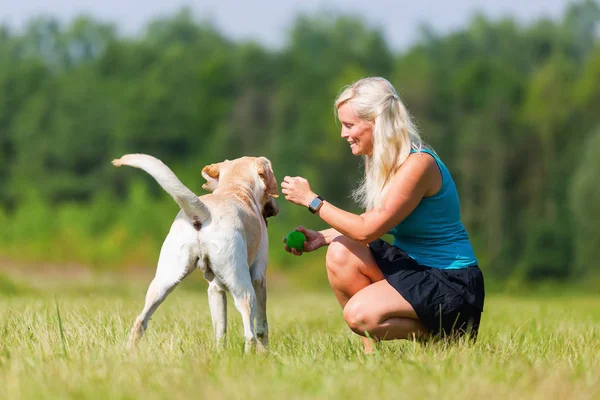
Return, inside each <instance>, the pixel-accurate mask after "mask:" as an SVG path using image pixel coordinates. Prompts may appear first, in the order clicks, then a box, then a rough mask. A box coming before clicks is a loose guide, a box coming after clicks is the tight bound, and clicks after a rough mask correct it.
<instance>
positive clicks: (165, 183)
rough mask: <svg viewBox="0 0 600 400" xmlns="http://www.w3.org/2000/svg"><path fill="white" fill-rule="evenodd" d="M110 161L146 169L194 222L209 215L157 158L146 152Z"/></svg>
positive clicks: (114, 163) (205, 218)
mask: <svg viewBox="0 0 600 400" xmlns="http://www.w3.org/2000/svg"><path fill="white" fill-rule="evenodd" d="M112 163H113V165H114V166H116V167H120V166H121V165H129V166H130V167H135V168H140V169H143V170H144V171H146V172H147V173H148V174H150V175H151V176H152V177H153V178H154V179H156V181H157V182H158V183H159V184H160V186H162V188H163V189H165V191H166V192H167V193H169V194H170V195H171V197H173V199H175V201H176V202H177V204H179V207H181V209H182V210H183V212H184V214H185V215H187V216H188V218H190V219H191V220H193V221H194V222H200V223H202V222H204V221H205V220H207V219H208V218H209V217H210V211H209V210H208V208H207V207H206V204H204V203H203V202H202V201H201V200H200V199H199V198H198V196H196V195H195V194H194V192H192V191H191V190H190V189H188V188H187V187H186V186H185V185H184V184H183V183H181V181H180V180H179V178H177V176H175V174H174V173H173V171H171V169H170V168H169V167H167V166H166V165H165V164H163V162H162V161H160V160H159V159H157V158H154V157H152V156H149V155H146V154H127V155H124V156H123V157H121V158H119V159H116V160H113V161H112Z"/></svg>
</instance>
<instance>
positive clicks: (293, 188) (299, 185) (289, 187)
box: [281, 176, 317, 207]
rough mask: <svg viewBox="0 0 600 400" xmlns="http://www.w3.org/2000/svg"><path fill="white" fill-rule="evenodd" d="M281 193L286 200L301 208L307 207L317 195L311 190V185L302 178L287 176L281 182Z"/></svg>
mask: <svg viewBox="0 0 600 400" xmlns="http://www.w3.org/2000/svg"><path fill="white" fill-rule="evenodd" d="M281 192H282V193H283V194H284V195H285V199H286V200H287V201H289V202H291V203H294V204H297V205H299V206H304V207H307V206H308V203H310V202H311V201H312V200H313V199H314V198H315V197H317V195H316V194H315V193H314V192H313V191H312V190H310V184H309V183H308V181H307V180H306V179H304V178H302V177H301V176H295V177H293V178H292V177H289V176H286V177H285V178H283V182H281Z"/></svg>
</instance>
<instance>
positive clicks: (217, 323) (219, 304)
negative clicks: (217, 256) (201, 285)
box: [208, 280, 227, 349]
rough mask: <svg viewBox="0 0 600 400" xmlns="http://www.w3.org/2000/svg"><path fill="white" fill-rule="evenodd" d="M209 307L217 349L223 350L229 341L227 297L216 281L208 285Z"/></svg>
mask: <svg viewBox="0 0 600 400" xmlns="http://www.w3.org/2000/svg"><path fill="white" fill-rule="evenodd" d="M208 305H209V307H210V316H211V319H212V325H213V330H214V332H215V342H216V345H217V349H222V348H224V347H225V344H226V339H227V337H226V334H227V296H226V295H225V291H224V290H222V289H221V288H220V287H219V286H218V285H217V284H216V283H215V281H214V280H213V281H212V282H210V284H209V285H208Z"/></svg>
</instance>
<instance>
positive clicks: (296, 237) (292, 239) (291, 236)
mask: <svg viewBox="0 0 600 400" xmlns="http://www.w3.org/2000/svg"><path fill="white" fill-rule="evenodd" d="M305 241H306V236H304V233H302V232H298V231H291V232H290V233H288V235H287V236H286V237H285V244H287V246H288V247H289V248H290V249H296V250H298V251H302V250H304V242H305Z"/></svg>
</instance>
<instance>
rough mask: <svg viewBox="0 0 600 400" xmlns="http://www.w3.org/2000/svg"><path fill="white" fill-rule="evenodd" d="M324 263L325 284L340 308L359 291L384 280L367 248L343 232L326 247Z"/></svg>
mask: <svg viewBox="0 0 600 400" xmlns="http://www.w3.org/2000/svg"><path fill="white" fill-rule="evenodd" d="M325 265H326V267H327V278H328V279H329V284H330V285H331V288H332V289H333V293H334V294H335V297H336V298H337V300H338V302H339V303H340V305H341V306H342V308H344V306H345V305H346V303H347V302H348V300H350V298H351V297H352V296H354V295H355V294H356V293H358V292H359V291H360V290H362V289H364V288H365V287H367V286H369V285H370V284H372V283H373V282H377V281H380V280H382V279H384V277H383V274H382V273H381V270H380V269H379V267H378V266H377V264H375V259H374V258H373V255H372V254H371V250H369V247H368V246H364V245H362V244H360V243H358V242H355V241H354V240H352V239H349V238H347V237H346V236H343V235H342V236H338V237H337V238H335V239H334V240H333V241H332V242H331V244H330V245H329V247H328V248H327V255H326V257H325Z"/></svg>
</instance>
